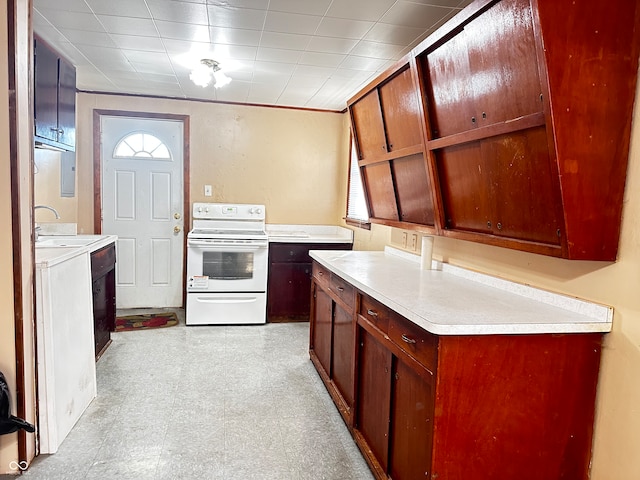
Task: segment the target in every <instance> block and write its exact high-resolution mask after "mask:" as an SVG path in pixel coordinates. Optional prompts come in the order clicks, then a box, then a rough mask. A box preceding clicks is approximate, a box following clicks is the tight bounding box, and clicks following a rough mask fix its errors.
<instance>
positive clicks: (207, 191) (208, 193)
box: [204, 185, 213, 197]
mask: <svg viewBox="0 0 640 480" xmlns="http://www.w3.org/2000/svg"><path fill="white" fill-rule="evenodd" d="M212 193H213V190H212V188H211V185H205V186H204V196H205V197H210V196H211V195H212Z"/></svg>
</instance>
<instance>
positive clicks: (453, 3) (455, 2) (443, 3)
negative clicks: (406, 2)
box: [411, 0, 473, 9]
mask: <svg viewBox="0 0 640 480" xmlns="http://www.w3.org/2000/svg"><path fill="white" fill-rule="evenodd" d="M411 1H412V2H413V3H422V4H424V5H437V6H440V7H455V8H460V9H461V8H464V7H466V6H467V5H469V4H470V3H471V2H472V1H473V0H411Z"/></svg>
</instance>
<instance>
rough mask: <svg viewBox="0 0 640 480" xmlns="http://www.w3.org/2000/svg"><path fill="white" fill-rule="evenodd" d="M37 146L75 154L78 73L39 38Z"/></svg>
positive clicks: (37, 50) (35, 130)
mask: <svg viewBox="0 0 640 480" xmlns="http://www.w3.org/2000/svg"><path fill="white" fill-rule="evenodd" d="M34 52H35V58H34V116H35V119H34V127H35V128H34V134H35V139H36V142H38V143H41V144H46V145H49V146H52V147H56V148H59V149H62V150H68V151H75V144H76V70H75V67H74V66H73V65H71V64H70V63H69V62H67V61H66V60H65V59H64V58H62V57H60V55H58V54H57V53H56V52H55V51H54V50H52V49H51V48H49V46H48V45H47V44H45V43H44V42H42V41H41V40H40V39H39V38H37V37H36V38H35V40H34Z"/></svg>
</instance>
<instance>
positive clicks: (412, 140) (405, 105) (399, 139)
mask: <svg viewBox="0 0 640 480" xmlns="http://www.w3.org/2000/svg"><path fill="white" fill-rule="evenodd" d="M379 92H380V105H381V107H382V114H383V117H384V125H385V127H386V132H387V146H388V148H389V151H390V152H393V151H396V150H401V149H403V148H406V147H412V146H414V145H421V144H422V132H421V123H420V116H419V113H420V110H419V106H418V95H417V89H415V88H414V87H413V80H412V78H411V70H410V69H409V68H406V69H405V70H403V71H402V72H400V73H399V74H397V75H396V76H395V77H393V78H392V79H391V80H389V81H388V82H386V83H384V84H382V85H381V86H380V88H379Z"/></svg>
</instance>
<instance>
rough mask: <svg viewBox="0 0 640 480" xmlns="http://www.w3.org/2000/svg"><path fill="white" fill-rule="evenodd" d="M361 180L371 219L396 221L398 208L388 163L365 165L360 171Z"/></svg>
mask: <svg viewBox="0 0 640 480" xmlns="http://www.w3.org/2000/svg"><path fill="white" fill-rule="evenodd" d="M362 179H363V181H364V187H365V192H366V193H367V200H368V202H369V212H370V213H371V217H372V218H383V219H386V220H398V206H397V204H396V194H395V190H394V186H393V178H392V177H391V166H390V164H389V162H382V163H376V164H372V165H367V166H366V167H364V168H363V169H362Z"/></svg>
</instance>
